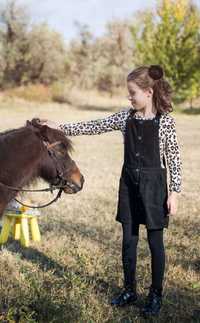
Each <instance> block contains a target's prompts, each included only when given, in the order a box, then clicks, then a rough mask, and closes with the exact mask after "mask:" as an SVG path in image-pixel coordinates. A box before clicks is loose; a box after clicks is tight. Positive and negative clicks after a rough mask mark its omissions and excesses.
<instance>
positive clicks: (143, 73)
mask: <svg viewBox="0 0 200 323" xmlns="http://www.w3.org/2000/svg"><path fill="white" fill-rule="evenodd" d="M129 81H134V82H135V83H136V84H137V85H138V86H139V87H140V88H141V89H143V90H145V89H147V88H149V87H151V88H152V89H153V103H154V105H155V108H156V110H157V111H158V112H159V113H163V112H172V111H173V107H172V102H171V96H172V88H171V86H170V84H169V83H168V82H167V81H166V80H165V79H164V71H163V69H162V67H161V66H160V65H151V66H140V67H138V68H136V69H134V70H133V71H132V72H131V73H129V74H128V76H127V82H129Z"/></svg>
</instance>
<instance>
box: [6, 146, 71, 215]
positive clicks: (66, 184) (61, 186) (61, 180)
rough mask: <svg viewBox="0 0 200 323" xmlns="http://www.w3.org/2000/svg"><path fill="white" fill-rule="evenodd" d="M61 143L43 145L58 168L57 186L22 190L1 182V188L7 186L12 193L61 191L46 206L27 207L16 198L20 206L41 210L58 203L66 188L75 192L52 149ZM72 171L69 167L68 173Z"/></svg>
mask: <svg viewBox="0 0 200 323" xmlns="http://www.w3.org/2000/svg"><path fill="white" fill-rule="evenodd" d="M60 143H61V141H56V142H54V143H52V144H49V143H48V142H46V141H43V144H44V146H45V147H46V148H47V151H48V154H49V156H50V157H51V158H52V160H53V162H54V164H55V168H56V172H57V176H56V179H57V183H56V184H50V185H49V188H43V189H38V190H28V189H22V188H20V187H14V186H9V185H7V184H4V183H2V182H0V186H5V187H6V188H7V189H9V190H11V191H18V192H51V193H53V191H55V190H59V191H58V193H57V195H56V197H55V198H54V199H53V200H52V201H50V202H48V203H46V204H43V205H38V206H34V205H27V204H24V203H22V202H21V201H19V200H18V199H16V198H14V200H15V201H16V202H18V203H19V204H21V205H23V206H26V207H30V208H32V209H41V208H44V207H46V206H49V205H51V204H52V203H54V202H56V201H57V200H58V198H60V197H61V194H62V191H63V189H64V188H70V189H72V190H73V188H74V184H72V183H70V182H68V181H67V180H65V179H64V178H63V175H64V174H63V171H62V169H61V167H60V165H59V164H58V161H57V158H56V154H55V151H54V150H53V149H52V148H54V147H55V146H57V145H58V144H60ZM72 163H73V160H71V161H70V165H71V164H72ZM70 169H71V167H69V168H68V169H67V171H66V173H67V172H69V170H70Z"/></svg>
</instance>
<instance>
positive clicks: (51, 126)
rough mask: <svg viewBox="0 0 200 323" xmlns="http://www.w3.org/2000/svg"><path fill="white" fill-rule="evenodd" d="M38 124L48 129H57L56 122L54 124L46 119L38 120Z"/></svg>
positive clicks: (57, 124)
mask: <svg viewBox="0 0 200 323" xmlns="http://www.w3.org/2000/svg"><path fill="white" fill-rule="evenodd" d="M39 124H41V125H42V126H48V127H50V128H55V129H58V127H59V123H58V122H54V121H51V120H47V119H39Z"/></svg>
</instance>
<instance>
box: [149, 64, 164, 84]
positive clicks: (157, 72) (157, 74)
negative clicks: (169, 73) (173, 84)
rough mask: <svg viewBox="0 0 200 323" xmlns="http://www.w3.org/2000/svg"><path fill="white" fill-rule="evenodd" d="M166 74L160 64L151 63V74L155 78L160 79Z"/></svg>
mask: <svg viewBox="0 0 200 323" xmlns="http://www.w3.org/2000/svg"><path fill="white" fill-rule="evenodd" d="M163 75H164V72H163V69H162V67H161V66H160V65H151V66H150V67H149V76H150V77H151V78H152V79H153V80H160V79H161V78H162V77H163Z"/></svg>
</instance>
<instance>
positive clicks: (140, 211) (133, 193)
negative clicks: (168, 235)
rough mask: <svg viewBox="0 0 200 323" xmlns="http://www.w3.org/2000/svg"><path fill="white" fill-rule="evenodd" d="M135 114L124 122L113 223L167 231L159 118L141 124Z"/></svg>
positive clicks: (165, 185)
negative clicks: (116, 203) (121, 163)
mask: <svg viewBox="0 0 200 323" xmlns="http://www.w3.org/2000/svg"><path fill="white" fill-rule="evenodd" d="M135 112H136V111H135V110H133V111H132V113H131V114H130V115H129V117H128V118H127V122H126V130H125V142H124V164H123V168H122V173H121V177H120V184H119V200H118V209H117V216H116V220H117V221H119V222H121V223H131V224H132V225H138V224H145V225H146V228H147V229H150V230H151V229H162V228H167V227H168V224H169V216H168V209H167V196H168V190H167V169H166V163H165V160H163V164H164V165H165V168H162V167H161V162H160V150H159V122H160V115H159V113H157V114H156V116H155V118H153V119H146V120H144V119H136V118H134V113H135Z"/></svg>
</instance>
